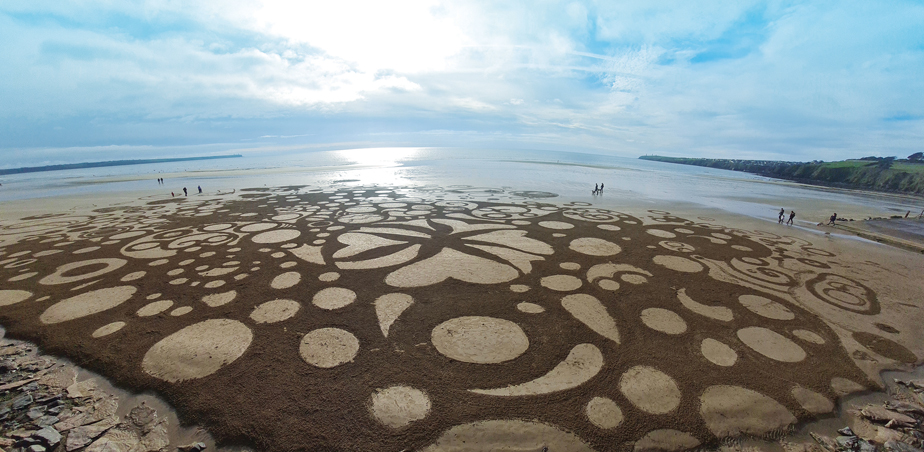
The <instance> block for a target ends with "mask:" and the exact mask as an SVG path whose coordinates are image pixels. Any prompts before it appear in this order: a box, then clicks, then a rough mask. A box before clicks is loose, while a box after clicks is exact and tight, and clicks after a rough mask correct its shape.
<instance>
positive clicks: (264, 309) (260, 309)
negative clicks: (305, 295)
mask: <svg viewBox="0 0 924 452" xmlns="http://www.w3.org/2000/svg"><path fill="white" fill-rule="evenodd" d="M300 307H301V305H300V304H298V302H297V301H294V300H284V299H278V300H273V301H267V302H266V303H263V304H261V305H260V306H257V307H256V309H254V310H253V312H251V313H250V318H251V320H253V321H254V322H257V323H276V322H281V321H283V320H287V319H289V318H291V317H292V316H294V315H295V314H296V313H297V312H298V309H299V308H300Z"/></svg>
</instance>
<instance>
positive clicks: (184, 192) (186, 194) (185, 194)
mask: <svg viewBox="0 0 924 452" xmlns="http://www.w3.org/2000/svg"><path fill="white" fill-rule="evenodd" d="M183 196H189V193H187V192H186V187H183Z"/></svg>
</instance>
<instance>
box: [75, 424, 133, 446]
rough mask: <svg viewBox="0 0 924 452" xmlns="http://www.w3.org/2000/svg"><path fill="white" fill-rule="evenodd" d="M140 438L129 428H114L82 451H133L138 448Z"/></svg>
mask: <svg viewBox="0 0 924 452" xmlns="http://www.w3.org/2000/svg"><path fill="white" fill-rule="evenodd" d="M140 442H141V438H139V437H138V435H137V434H136V433H135V432H133V431H130V430H123V429H118V428H114V429H112V430H109V431H108V432H106V434H105V435H103V436H102V438H99V439H97V440H96V441H94V442H93V444H90V446H89V447H87V448H86V449H84V452H133V451H135V450H137V449H140V447H139V446H140V444H139V443H140Z"/></svg>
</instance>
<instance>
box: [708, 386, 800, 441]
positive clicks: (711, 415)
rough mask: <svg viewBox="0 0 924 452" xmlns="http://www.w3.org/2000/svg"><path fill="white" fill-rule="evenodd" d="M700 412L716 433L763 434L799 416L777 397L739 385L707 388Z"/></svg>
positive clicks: (723, 435) (710, 429)
mask: <svg viewBox="0 0 924 452" xmlns="http://www.w3.org/2000/svg"><path fill="white" fill-rule="evenodd" d="M699 400H700V407H699V411H700V415H702V417H703V420H704V421H706V427H708V428H709V431H711V432H712V433H713V434H715V436H718V437H719V438H723V437H726V436H737V435H739V434H742V433H746V434H749V435H763V434H764V433H767V432H769V431H771V430H774V429H777V428H781V427H785V426H787V425H789V424H791V423H793V422H796V418H795V417H794V416H793V415H792V413H790V412H789V410H787V409H786V407H784V406H783V405H781V404H780V403H779V402H777V401H776V400H773V399H771V398H770V397H767V396H765V395H763V394H761V393H759V392H757V391H752V390H750V389H746V388H742V387H739V386H724V385H720V386H710V387H708V388H706V390H705V391H703V395H701V396H700V397H699Z"/></svg>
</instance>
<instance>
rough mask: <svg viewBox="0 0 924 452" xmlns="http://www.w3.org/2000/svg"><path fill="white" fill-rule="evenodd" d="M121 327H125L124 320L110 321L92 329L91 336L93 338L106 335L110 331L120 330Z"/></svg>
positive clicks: (110, 332)
mask: <svg viewBox="0 0 924 452" xmlns="http://www.w3.org/2000/svg"><path fill="white" fill-rule="evenodd" d="M123 327H125V322H112V323H109V324H106V325H103V326H101V327H99V328H97V329H96V330H95V331H93V334H91V336H93V338H95V339H96V338H101V337H103V336H108V335H110V334H112V333H115V332H116V331H119V330H121V329H122V328H123Z"/></svg>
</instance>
